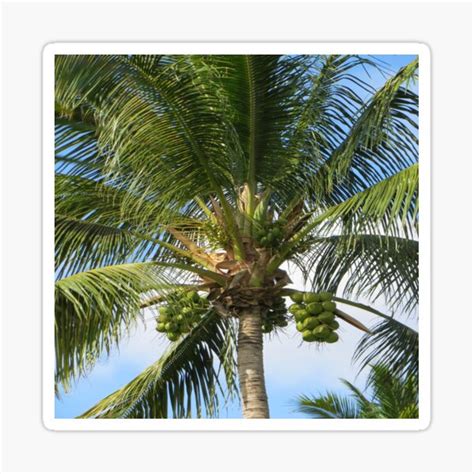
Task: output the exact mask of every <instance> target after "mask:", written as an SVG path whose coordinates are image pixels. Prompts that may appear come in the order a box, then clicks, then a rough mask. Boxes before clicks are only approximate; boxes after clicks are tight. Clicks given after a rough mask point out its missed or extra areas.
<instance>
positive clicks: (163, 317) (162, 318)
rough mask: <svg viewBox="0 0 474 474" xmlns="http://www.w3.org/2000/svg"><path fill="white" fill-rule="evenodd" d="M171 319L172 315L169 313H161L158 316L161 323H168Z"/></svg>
mask: <svg viewBox="0 0 474 474" xmlns="http://www.w3.org/2000/svg"><path fill="white" fill-rule="evenodd" d="M170 320H171V317H170V316H169V315H167V314H160V316H158V322H160V323H163V324H165V323H167V322H169V321H170Z"/></svg>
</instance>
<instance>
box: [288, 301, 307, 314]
mask: <svg viewBox="0 0 474 474" xmlns="http://www.w3.org/2000/svg"><path fill="white" fill-rule="evenodd" d="M304 308H305V307H304V305H302V304H298V303H295V304H292V305H291V306H290V307H289V308H288V311H289V312H290V313H291V314H296V313H297V312H298V311H299V310H301V309H304Z"/></svg>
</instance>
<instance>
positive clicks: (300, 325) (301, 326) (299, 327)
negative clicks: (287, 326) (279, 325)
mask: <svg viewBox="0 0 474 474" xmlns="http://www.w3.org/2000/svg"><path fill="white" fill-rule="evenodd" d="M296 329H297V330H298V331H299V332H301V331H304V323H303V321H298V322H297V323H296Z"/></svg>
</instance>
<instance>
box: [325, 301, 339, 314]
mask: <svg viewBox="0 0 474 474" xmlns="http://www.w3.org/2000/svg"><path fill="white" fill-rule="evenodd" d="M322 306H323V308H324V309H325V310H326V311H331V312H332V313H334V310H335V309H336V303H334V301H323V303H322Z"/></svg>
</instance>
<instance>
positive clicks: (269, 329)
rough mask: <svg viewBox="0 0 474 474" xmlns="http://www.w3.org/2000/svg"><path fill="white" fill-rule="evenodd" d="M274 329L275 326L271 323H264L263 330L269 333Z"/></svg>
mask: <svg viewBox="0 0 474 474" xmlns="http://www.w3.org/2000/svg"><path fill="white" fill-rule="evenodd" d="M272 329H273V326H272V325H271V324H269V323H264V324H262V332H264V333H268V332H270V331H271V330H272Z"/></svg>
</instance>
